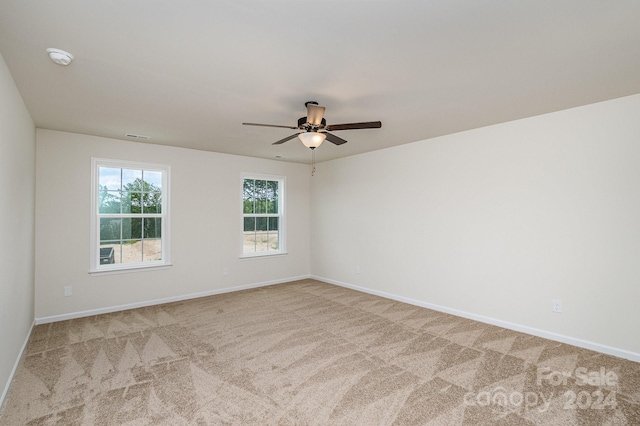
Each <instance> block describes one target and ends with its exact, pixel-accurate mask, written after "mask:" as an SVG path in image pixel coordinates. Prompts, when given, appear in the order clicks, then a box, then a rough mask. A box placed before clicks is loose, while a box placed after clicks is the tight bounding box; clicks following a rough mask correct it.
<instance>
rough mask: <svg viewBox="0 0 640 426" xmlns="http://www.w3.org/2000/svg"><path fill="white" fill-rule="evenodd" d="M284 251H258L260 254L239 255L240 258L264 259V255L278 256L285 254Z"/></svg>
mask: <svg viewBox="0 0 640 426" xmlns="http://www.w3.org/2000/svg"><path fill="white" fill-rule="evenodd" d="M287 254H289V253H287V252H286V251H279V252H277V253H268V252H267V253H260V254H243V255H241V256H240V259H242V260H244V259H264V258H265V257H278V256H286V255H287Z"/></svg>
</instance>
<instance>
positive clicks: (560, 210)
mask: <svg viewBox="0 0 640 426" xmlns="http://www.w3.org/2000/svg"><path fill="white" fill-rule="evenodd" d="M638 117H640V95H635V96H631V97H625V98H620V99H616V100H612V101H608V102H603V103H598V104H593V105H588V106H584V107H580V108H575V109H571V110H566V111H561V112H557V113H553V114H547V115H542V116H537V117H533V118H529V119H524V120H519V121H514V122H509V123H505V124H499V125H495V126H491V127H486V128H481V129H477V130H472V131H468V132H463V133H459V134H454V135H449V136H444V137H439V138H435V139H431V140H427V141H422V142H417V143H413V144H409V145H403V146H399V147H395V148H390V149H386V150H381V151H376V152H372V153H368V154H364V155H359V156H354V157H348V158H344V159H339V160H334V161H331V162H327V163H321V164H319V165H318V167H317V173H316V176H315V178H314V179H313V180H312V190H313V198H312V212H313V214H312V222H311V223H312V226H311V229H312V235H311V241H312V259H313V261H312V269H311V272H312V275H313V276H316V277H319V278H322V279H326V280H329V281H330V282H334V283H339V284H343V285H351V286H357V287H361V288H364V289H366V290H368V291H372V292H378V293H379V294H387V295H392V296H394V297H398V298H404V299H405V300H409V301H412V302H415V303H422V304H430V305H435V306H437V307H440V308H444V309H448V310H450V311H456V312H459V313H465V314H468V315H470V316H474V317H480V318H485V319H489V320H492V321H494V322H497V323H500V324H503V325H509V326H513V327H515V328H521V329H524V330H527V331H533V332H536V331H540V332H543V334H544V335H547V336H551V337H554V336H555V337H558V338H561V339H562V338H567V337H568V338H569V340H570V341H572V342H573V343H581V344H582V343H586V344H587V345H586V346H589V345H590V344H592V343H594V344H595V345H596V346H597V347H599V349H606V348H607V347H611V348H614V349H620V350H621V352H624V351H628V352H630V354H628V355H631V356H632V357H635V358H636V359H637V360H640V334H639V333H638V332H637V328H638V324H640V309H639V308H638V303H639V301H640V119H639V118H638ZM420 125H425V126H428V125H429V123H428V118H427V117H425V122H424V123H421V124H420ZM357 268H359V269H360V273H357ZM552 299H561V301H562V304H563V310H564V312H563V313H562V314H555V313H552V312H551V300H552ZM619 352H620V351H619Z"/></svg>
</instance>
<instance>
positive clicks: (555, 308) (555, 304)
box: [551, 299, 562, 314]
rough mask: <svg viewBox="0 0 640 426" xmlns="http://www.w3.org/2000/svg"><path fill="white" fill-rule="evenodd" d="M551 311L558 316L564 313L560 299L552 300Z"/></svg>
mask: <svg viewBox="0 0 640 426" xmlns="http://www.w3.org/2000/svg"><path fill="white" fill-rule="evenodd" d="M551 311H552V312H555V313H557V314H559V313H562V302H561V301H560V299H552V300H551Z"/></svg>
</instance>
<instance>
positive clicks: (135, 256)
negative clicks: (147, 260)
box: [122, 240, 142, 263]
mask: <svg viewBox="0 0 640 426" xmlns="http://www.w3.org/2000/svg"><path fill="white" fill-rule="evenodd" d="M136 262H142V241H140V240H125V241H122V263H136Z"/></svg>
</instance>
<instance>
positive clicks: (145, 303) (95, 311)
mask: <svg viewBox="0 0 640 426" xmlns="http://www.w3.org/2000/svg"><path fill="white" fill-rule="evenodd" d="M307 278H310V275H302V276H298V277H289V278H285V279H279V280H271V281H262V282H259V283H253V284H246V285H241V286H237V287H226V288H220V289H214V290H209V291H203V292H200V293H191V294H184V295H180V296H173V297H167V298H163V299H154V300H145V301H142V302H136V303H128V304H126V305H117V306H109V307H106V308H98V309H90V310H87V311H80V312H71V313H68V314H61V315H52V316H48V317H42V318H36V320H35V324H48V323H50V322H57V321H65V320H70V319H75V318H83V317H90V316H93V315H101V314H108V313H111V312H119V311H126V310H129V309H136V308H144V307H146V306H154V305H162V304H164V303H172V302H181V301H183V300H189V299H197V298H199V297H207V296H214V295H216V294H223V293H231V292H234V291H242V290H250V289H252V288H258V287H266V286H270V285H275V284H283V283H288V282H291V281H298V280H304V279H307Z"/></svg>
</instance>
